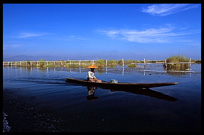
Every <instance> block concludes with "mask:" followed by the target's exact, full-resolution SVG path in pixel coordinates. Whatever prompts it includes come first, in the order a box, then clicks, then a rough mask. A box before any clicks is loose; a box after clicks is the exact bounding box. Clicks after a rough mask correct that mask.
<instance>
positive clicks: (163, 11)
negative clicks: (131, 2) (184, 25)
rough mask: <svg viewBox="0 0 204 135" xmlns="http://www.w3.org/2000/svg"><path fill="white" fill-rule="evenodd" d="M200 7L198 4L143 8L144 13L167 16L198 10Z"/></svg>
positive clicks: (158, 5)
mask: <svg viewBox="0 0 204 135" xmlns="http://www.w3.org/2000/svg"><path fill="white" fill-rule="evenodd" d="M198 6H199V5H198V4H155V5H151V6H148V7H147V8H143V9H142V12H146V13H149V14H152V15H159V16H166V15H170V14H174V13H176V12H181V11H184V10H188V9H192V8H196V7H198Z"/></svg>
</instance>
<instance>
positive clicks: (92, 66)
mask: <svg viewBox="0 0 204 135" xmlns="http://www.w3.org/2000/svg"><path fill="white" fill-rule="evenodd" d="M88 68H98V67H96V66H94V65H91V66H88Z"/></svg>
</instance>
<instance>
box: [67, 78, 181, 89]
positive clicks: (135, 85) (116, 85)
mask: <svg viewBox="0 0 204 135" xmlns="http://www.w3.org/2000/svg"><path fill="white" fill-rule="evenodd" d="M66 81H68V82H73V83H80V84H85V85H92V86H98V87H112V88H121V87H129V88H152V87H161V86H169V85H175V84H178V83H177V82H163V83H111V82H102V83H97V82H89V81H87V80H79V79H72V78H66Z"/></svg>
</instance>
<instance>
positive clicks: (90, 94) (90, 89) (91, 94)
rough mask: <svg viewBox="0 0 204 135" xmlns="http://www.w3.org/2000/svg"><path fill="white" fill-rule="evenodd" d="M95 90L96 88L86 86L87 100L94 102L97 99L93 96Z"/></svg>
mask: <svg viewBox="0 0 204 135" xmlns="http://www.w3.org/2000/svg"><path fill="white" fill-rule="evenodd" d="M96 89H97V87H94V86H91V85H88V86H87V90H88V96H87V100H91V101H94V100H96V99H98V97H96V96H94V94H95V90H96Z"/></svg>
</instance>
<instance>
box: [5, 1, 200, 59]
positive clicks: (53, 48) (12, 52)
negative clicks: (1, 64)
mask: <svg viewBox="0 0 204 135" xmlns="http://www.w3.org/2000/svg"><path fill="white" fill-rule="evenodd" d="M17 55H28V56H53V57H55V56H58V57H62V58H67V59H82V60H83V59H100V58H102V59H121V58H124V59H137V60H141V59H144V58H146V59H150V60H154V59H155V60H157V59H165V58H168V57H170V56H173V55H184V56H187V57H191V58H192V59H201V4H3V56H4V57H11V56H17Z"/></svg>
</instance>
